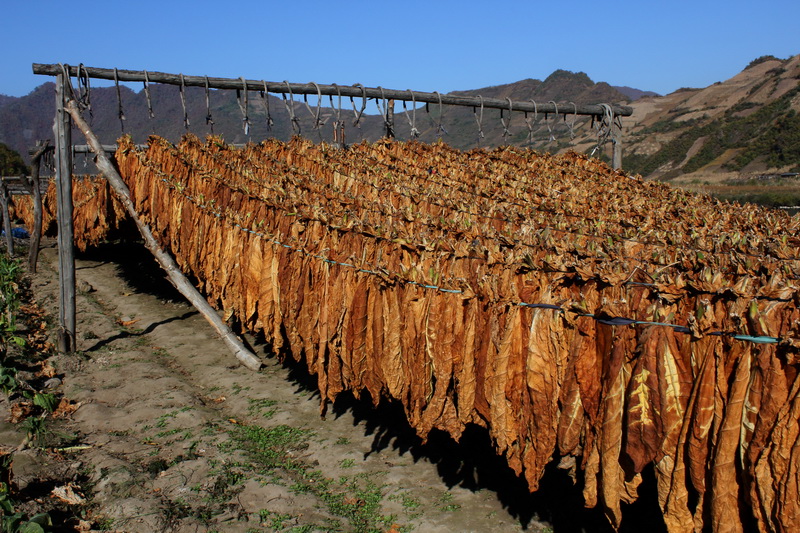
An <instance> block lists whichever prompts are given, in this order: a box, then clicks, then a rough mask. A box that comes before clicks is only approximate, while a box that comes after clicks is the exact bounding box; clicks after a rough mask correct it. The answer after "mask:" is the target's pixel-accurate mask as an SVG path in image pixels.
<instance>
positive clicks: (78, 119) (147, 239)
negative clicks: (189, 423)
mask: <svg viewBox="0 0 800 533" xmlns="http://www.w3.org/2000/svg"><path fill="white" fill-rule="evenodd" d="M66 110H67V112H68V113H69V114H70V115H71V116H72V119H73V121H74V122H75V124H76V125H77V126H78V129H80V130H81V132H82V133H83V135H84V136H85V137H86V141H87V142H88V143H89V146H91V147H92V151H93V152H94V154H95V156H97V168H98V169H100V172H102V173H103V175H104V176H105V177H106V180H108V183H109V185H111V187H112V188H113V189H114V191H115V192H116V193H117V196H118V197H119V199H120V201H121V202H122V204H123V205H124V206H125V209H126V210H127V211H128V215H130V217H131V218H132V219H133V221H134V222H135V223H136V227H137V228H139V232H140V233H141V234H142V238H144V243H145V246H146V247H147V249H148V250H150V252H151V253H152V254H153V256H155V258H156V260H157V261H158V264H159V265H161V268H163V269H164V271H165V272H166V273H167V276H168V278H169V280H170V282H171V283H172V284H173V285H174V286H175V288H176V289H178V290H179V291H180V292H181V294H183V295H184V296H185V297H186V299H187V300H189V302H191V303H192V305H194V307H195V308H196V309H197V310H198V311H200V313H201V314H202V315H203V316H204V317H205V319H206V320H207V321H208V322H209V323H210V324H211V325H212V326H213V327H214V329H215V330H216V331H217V333H219V334H220V336H221V337H222V340H223V341H225V343H226V344H227V345H228V347H229V348H230V349H231V350H232V351H233V353H234V355H235V356H236V358H237V359H238V360H239V361H240V362H241V363H242V364H243V365H244V366H246V367H247V368H249V369H251V370H259V369H260V368H261V361H259V359H258V358H257V357H256V356H255V355H253V354H252V353H251V352H250V351H249V350H248V349H247V348H245V347H244V345H243V344H242V342H241V341H240V340H239V339H238V338H237V337H236V335H234V334H233V332H232V331H231V330H230V328H228V326H227V325H226V324H225V322H224V321H223V320H222V318H220V316H219V315H218V314H217V312H216V311H215V310H214V308H213V307H211V305H209V303H208V302H207V301H206V299H205V298H203V296H202V295H201V294H200V293H199V292H198V291H197V289H196V288H195V287H194V285H192V284H191V283H190V282H189V280H188V279H186V276H184V275H183V273H182V272H181V271H180V268H178V265H177V263H175V260H174V259H173V258H172V256H170V255H169V254H168V253H166V252H165V251H164V250H162V249H161V247H160V246H159V245H158V242H157V241H156V239H155V237H154V236H153V232H152V231H150V228H149V227H148V226H147V225H146V224H145V223H144V222H143V221H142V219H141V218H140V217H139V214H138V213H137V212H136V208H135V206H134V205H133V201H132V200H131V195H130V191H129V189H128V186H127V185H125V182H124V181H123V180H122V176H120V175H119V172H117V169H116V168H115V167H114V164H113V163H112V162H111V160H110V159H109V158H108V156H107V155H106V152H105V150H104V149H103V146H102V145H101V144H100V141H99V140H98V138H97V137H96V136H95V134H94V133H93V132H92V130H91V128H89V125H88V124H87V123H86V121H85V120H83V117H82V116H81V113H80V110H79V109H78V106H77V105H76V104H75V101H74V100H70V101H68V102H67V104H66Z"/></svg>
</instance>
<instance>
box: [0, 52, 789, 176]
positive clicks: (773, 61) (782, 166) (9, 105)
mask: <svg viewBox="0 0 800 533" xmlns="http://www.w3.org/2000/svg"><path fill="white" fill-rule="evenodd" d="M54 87H55V86H54V84H53V83H46V84H43V85H41V86H40V87H37V88H36V89H35V90H34V91H33V92H31V94H29V95H26V96H24V97H21V98H14V97H7V96H0V142H2V143H5V144H6V145H8V146H9V147H11V148H13V149H14V150H17V151H19V152H20V153H22V154H23V155H24V156H25V157H26V158H27V151H28V149H29V148H30V147H32V146H33V145H34V144H35V141H36V139H48V138H52V135H53V134H52V121H53V109H54ZM121 94H122V110H123V112H124V116H125V120H124V131H125V133H129V134H131V135H132V136H133V139H134V141H135V142H145V141H146V140H147V137H148V135H150V134H151V133H154V132H155V133H158V134H159V135H162V136H164V137H166V138H168V139H171V140H173V141H176V140H178V139H179V138H180V136H181V135H182V134H183V133H184V132H185V131H187V128H186V127H185V126H184V114H183V108H182V103H181V98H180V95H179V91H178V88H177V87H174V86H163V85H157V84H154V85H152V87H151V105H152V107H153V109H154V112H155V117H154V118H152V119H150V118H149V116H148V110H147V100H146V97H145V94H144V91H142V90H139V91H138V92H135V91H133V90H131V89H129V88H128V87H122V88H121ZM453 94H463V95H479V94H480V95H482V96H484V97H486V98H499V99H505V98H510V99H512V100H514V101H534V102H537V103H545V102H549V101H554V102H556V103H557V104H558V106H559V114H558V116H555V115H553V114H550V115H549V116H546V117H545V116H544V115H543V114H539V115H538V116H534V114H533V113H528V115H527V116H525V115H524V114H523V113H519V112H514V113H512V114H511V115H510V117H509V114H508V112H505V113H503V114H502V115H501V113H500V112H499V110H496V109H485V110H484V112H483V118H482V120H481V117H480V109H477V108H476V109H473V108H464V107H448V106H445V108H444V109H443V110H441V109H439V106H438V105H436V104H429V105H419V106H417V109H416V110H412V109H411V105H410V104H407V105H406V106H405V107H404V106H403V105H402V103H401V102H398V103H397V104H396V106H395V113H396V114H395V132H396V135H397V137H398V138H400V139H408V138H409V137H410V133H411V128H412V126H413V127H414V128H415V129H416V130H417V131H418V132H419V134H420V136H419V139H420V140H421V141H424V142H433V141H435V140H437V139H439V138H441V139H442V140H443V141H444V142H447V143H448V144H450V145H452V146H454V147H456V148H460V149H471V148H475V147H478V146H482V147H492V146H498V145H501V144H509V145H516V146H524V147H529V148H533V149H535V150H539V151H550V152H560V151H564V150H568V149H572V150H576V151H579V152H587V153H593V152H594V153H595V155H597V156H599V157H602V158H605V159H608V153H609V151H610V150H609V147H608V145H606V146H604V147H603V149H601V150H599V151H596V150H595V148H596V145H597V132H596V130H595V129H593V128H592V127H591V126H592V121H591V120H590V119H589V118H580V117H575V116H572V115H570V113H569V112H570V109H571V107H572V104H573V103H574V104H576V105H577V104H584V103H620V104H626V105H630V106H631V107H632V108H633V109H634V113H633V116H631V117H626V118H623V120H622V124H623V137H622V142H623V149H624V156H623V168H624V169H625V170H628V171H631V172H634V173H640V174H642V175H644V176H646V177H648V178H653V179H661V180H671V181H675V182H676V183H695V182H696V183H706V182H709V183H714V182H718V181H721V180H731V179H734V180H736V179H748V178H749V177H755V176H761V175H765V174H766V175H774V174H776V173H778V174H780V173H785V172H796V171H797V170H798V169H800V115H798V111H799V110H800V56H795V57H792V58H789V59H778V58H775V57H773V56H764V57H761V58H758V59H756V60H754V61H752V62H751V63H750V64H749V65H747V66H746V67H745V68H744V70H743V71H742V72H740V73H739V74H737V75H736V76H734V77H732V78H731V79H729V80H726V81H723V82H719V83H715V84H714V85H711V86H710V87H706V88H684V89H679V90H678V91H675V92H673V93H671V94H668V95H664V96H659V95H656V94H655V93H653V92H650V91H643V90H639V89H632V88H629V87H614V86H611V85H609V84H607V83H605V82H594V81H593V80H591V79H590V78H589V77H588V76H587V75H586V74H585V73H582V72H578V73H574V72H569V71H566V70H557V71H555V72H553V73H552V74H551V75H550V76H548V77H547V78H546V79H545V80H536V79H524V80H521V81H517V82H514V83H509V84H503V85H496V86H491V87H484V88H480V89H472V90H465V91H456V92H454V93H453ZM248 96H249V98H248V100H249V105H248V119H249V122H250V129H249V132H248V135H245V132H244V128H243V125H244V121H243V116H242V113H241V111H240V104H242V103H243V102H241V101H239V102H237V95H236V92H235V91H214V90H212V91H210V94H209V101H210V112H211V117H212V119H213V131H214V133H215V134H218V135H222V136H223V137H224V138H225V140H227V141H228V142H231V143H244V142H248V141H256V142H257V141H259V140H261V139H263V138H266V137H268V136H274V137H277V138H280V139H288V138H290V137H291V135H292V134H293V130H292V127H291V121H290V118H289V115H290V113H289V111H290V110H291V111H292V112H293V113H294V114H295V116H296V118H297V121H296V123H297V124H298V125H299V127H300V130H301V132H302V134H303V135H305V136H307V137H309V138H311V139H313V140H323V141H331V140H332V124H333V122H334V121H335V120H336V118H337V114H338V116H339V117H340V118H341V120H343V121H344V122H345V124H346V141H347V142H348V143H354V142H360V141H361V140H364V139H366V140H369V141H374V140H377V139H378V138H380V137H381V136H383V135H384V131H385V128H384V123H383V119H382V117H381V116H380V115H378V114H376V111H375V109H376V108H375V104H374V102H373V103H371V106H370V108H369V110H370V112H371V113H372V114H365V115H364V116H363V118H362V120H361V121H360V123H359V126H358V127H355V126H354V111H353V107H356V108H360V106H361V101H360V99H359V98H356V99H355V101H352V102H351V101H350V99H349V98H343V99H342V106H343V109H341V110H339V111H337V110H334V109H332V108H331V107H330V100H329V99H328V98H323V104H328V105H323V107H322V109H321V118H322V119H323V121H324V125H323V126H322V127H321V128H320V129H314V116H313V115H314V112H315V103H312V104H310V105H311V109H308V108H307V106H306V105H305V104H304V102H303V100H302V98H299V97H298V98H297V100H296V101H295V102H294V104H293V105H292V104H290V103H289V101H287V100H284V99H283V98H282V97H281V96H274V95H270V96H269V97H268V99H267V100H266V101H265V100H264V99H263V98H262V97H261V96H260V95H259V93H258V92H250V93H248ZM310 100H313V99H310ZM91 103H92V108H91V113H89V114H88V117H89V122H90V123H91V124H92V127H93V129H94V131H95V133H97V134H98V136H99V137H100V139H101V140H102V141H103V142H104V143H113V142H114V141H115V140H116V139H117V138H118V137H119V136H120V135H121V133H122V126H121V125H120V120H119V116H118V114H119V104H118V102H117V97H116V91H115V89H114V88H94V89H92V91H91ZM265 104H268V106H269V113H270V117H271V118H272V120H273V121H274V123H273V125H272V127H271V129H268V127H267V120H266V108H265ZM186 112H187V115H188V121H189V127H188V131H191V132H192V133H194V134H196V135H199V136H201V137H202V136H205V135H206V134H208V133H211V130H212V125H211V124H210V123H208V122H207V121H206V116H207V110H206V98H205V92H204V90H203V89H201V88H195V87H192V88H187V90H186ZM501 119H502V120H501ZM503 122H505V125H504V124H503ZM412 123H413V124H412ZM480 133H482V136H481V135H480ZM75 139H76V141H75V142H76V143H82V139H81V136H80V134H79V133H77V132H76V133H75Z"/></svg>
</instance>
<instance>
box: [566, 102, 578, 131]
mask: <svg viewBox="0 0 800 533" xmlns="http://www.w3.org/2000/svg"><path fill="white" fill-rule="evenodd" d="M570 104H572V108H573V110H574V111H573V113H574V114H573V115H572V117H573V118H572V122H567V114H566V113H564V123H565V124H566V125H567V128H568V129H569V138H570V139H574V138H575V123H576V122H577V121H578V106H577V105H575V102H570Z"/></svg>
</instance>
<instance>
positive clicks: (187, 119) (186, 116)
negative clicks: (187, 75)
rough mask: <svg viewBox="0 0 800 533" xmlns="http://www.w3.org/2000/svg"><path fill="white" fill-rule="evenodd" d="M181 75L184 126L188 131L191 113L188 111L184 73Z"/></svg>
mask: <svg viewBox="0 0 800 533" xmlns="http://www.w3.org/2000/svg"><path fill="white" fill-rule="evenodd" d="M180 77H181V86H180V94H181V107H182V108H183V127H184V128H186V131H189V113H188V112H187V111H186V83H185V81H184V79H183V74H181V75H180Z"/></svg>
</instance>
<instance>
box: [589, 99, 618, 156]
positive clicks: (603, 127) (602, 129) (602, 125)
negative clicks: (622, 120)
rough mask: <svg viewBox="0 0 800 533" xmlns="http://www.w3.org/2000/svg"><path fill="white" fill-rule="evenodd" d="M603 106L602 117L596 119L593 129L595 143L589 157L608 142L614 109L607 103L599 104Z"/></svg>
mask: <svg viewBox="0 0 800 533" xmlns="http://www.w3.org/2000/svg"><path fill="white" fill-rule="evenodd" d="M600 106H602V108H603V117H602V118H601V119H600V120H598V121H597V123H596V125H595V129H596V130H597V144H595V146H594V148H592V152H591V153H590V154H589V157H594V154H595V152H597V150H601V149H602V146H603V145H604V144H605V143H607V142H608V137H609V136H610V135H611V129H612V125H613V123H614V110H613V109H612V108H611V106H610V105H608V104H600Z"/></svg>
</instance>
